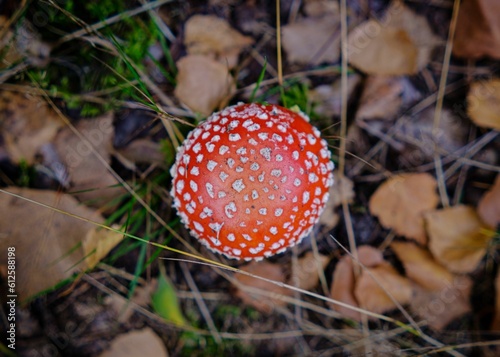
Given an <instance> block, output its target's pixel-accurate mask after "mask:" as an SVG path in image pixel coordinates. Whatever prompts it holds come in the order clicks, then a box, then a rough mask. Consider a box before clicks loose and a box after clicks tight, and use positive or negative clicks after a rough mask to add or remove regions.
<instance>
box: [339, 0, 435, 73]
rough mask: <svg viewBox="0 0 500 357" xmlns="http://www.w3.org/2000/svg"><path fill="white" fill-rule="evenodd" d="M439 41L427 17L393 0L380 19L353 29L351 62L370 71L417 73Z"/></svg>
mask: <svg viewBox="0 0 500 357" xmlns="http://www.w3.org/2000/svg"><path fill="white" fill-rule="evenodd" d="M437 42H438V40H437V37H436V36H435V35H434V34H433V32H432V30H431V28H430V26H429V23H428V22H427V20H426V19H425V17H423V16H419V15H417V14H416V13H414V12H413V11H412V10H410V9H409V8H408V7H406V6H404V5H403V4H402V3H400V2H394V3H393V5H392V6H390V7H389V8H388V9H387V12H386V14H385V16H384V18H383V19H382V20H381V21H378V20H374V19H373V20H368V21H366V22H364V23H362V24H360V25H359V26H357V27H356V28H355V29H354V30H353V31H352V32H351V33H350V35H349V37H348V51H349V62H350V63H351V64H352V65H353V66H354V67H357V68H359V69H360V70H361V71H363V72H365V73H368V74H382V75H395V76H398V75H406V74H416V73H417V72H418V71H420V70H421V69H422V68H423V67H425V66H426V65H427V63H428V62H429V60H430V55H431V52H432V49H433V47H434V46H435V45H436V44H437Z"/></svg>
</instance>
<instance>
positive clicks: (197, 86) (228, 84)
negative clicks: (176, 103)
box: [174, 55, 235, 116]
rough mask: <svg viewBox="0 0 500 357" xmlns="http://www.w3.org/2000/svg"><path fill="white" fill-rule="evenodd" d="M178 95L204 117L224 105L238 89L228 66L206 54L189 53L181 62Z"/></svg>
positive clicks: (179, 65)
mask: <svg viewBox="0 0 500 357" xmlns="http://www.w3.org/2000/svg"><path fill="white" fill-rule="evenodd" d="M177 68H178V70H179V72H178V74H177V87H175V92H174V94H175V96H176V97H177V99H179V100H180V101H181V102H183V103H184V104H186V105H187V106H188V107H189V108H190V109H191V110H193V111H195V112H199V113H201V114H203V115H204V116H208V115H210V114H211V113H212V112H213V111H214V110H215V109H216V108H217V107H220V106H224V104H225V102H227V100H228V99H229V98H230V96H231V94H232V92H233V91H234V89H235V86H234V80H233V78H232V77H231V74H230V73H229V71H228V68H227V66H226V65H224V64H222V63H219V62H217V61H215V60H213V59H210V58H208V57H206V56H200V55H189V56H186V57H183V58H181V59H180V60H179V61H178V62H177Z"/></svg>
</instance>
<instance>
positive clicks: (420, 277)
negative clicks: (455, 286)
mask: <svg viewBox="0 0 500 357" xmlns="http://www.w3.org/2000/svg"><path fill="white" fill-rule="evenodd" d="M391 248H392V250H393V251H394V252H395V253H396V255H397V256H398V258H399V260H401V262H402V263H403V266H404V268H405V272H406V276H407V277H408V278H410V279H411V280H413V281H414V282H416V283H417V284H419V285H420V286H421V287H423V288H424V289H426V290H428V291H441V290H442V289H443V288H444V287H446V286H447V285H449V284H451V283H452V282H453V278H454V275H453V274H452V273H450V272H449V271H448V270H446V269H445V268H444V267H443V266H442V265H440V264H439V263H438V262H436V261H435V260H434V258H433V257H432V255H431V253H430V252H429V251H428V250H426V249H423V248H421V247H419V246H417V245H416V244H415V243H413V242H392V243H391Z"/></svg>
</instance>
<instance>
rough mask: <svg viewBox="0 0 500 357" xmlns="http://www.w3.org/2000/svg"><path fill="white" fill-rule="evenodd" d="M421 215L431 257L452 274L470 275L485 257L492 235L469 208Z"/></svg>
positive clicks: (451, 208)
mask: <svg viewBox="0 0 500 357" xmlns="http://www.w3.org/2000/svg"><path fill="white" fill-rule="evenodd" d="M424 216H425V222H426V227H427V232H428V235H429V249H430V251H431V252H432V255H433V256H434V258H435V259H436V260H437V261H438V262H439V263H441V264H442V265H444V266H445V267H446V268H447V269H448V270H450V271H452V272H454V273H470V272H472V271H473V270H474V269H475V268H476V267H477V265H478V264H479V262H480V261H481V259H483V257H484V255H485V254H486V248H487V247H488V244H489V242H490V240H491V238H492V237H493V235H494V233H495V232H493V231H491V230H490V229H488V227H486V226H485V225H484V223H483V222H481V220H480V219H479V216H478V215H477V213H476V211H475V210H474V209H473V208H472V207H469V206H464V205H458V206H453V207H448V208H443V209H440V210H435V211H430V212H427V213H425V214H424Z"/></svg>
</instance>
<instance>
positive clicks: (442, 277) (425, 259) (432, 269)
mask: <svg viewBox="0 0 500 357" xmlns="http://www.w3.org/2000/svg"><path fill="white" fill-rule="evenodd" d="M391 248H392V250H393V251H394V252H395V253H396V255H397V256H398V258H399V260H401V262H402V263H403V266H404V268H405V272H406V276H407V277H408V278H409V279H410V280H412V281H414V282H415V283H416V284H417V286H416V287H415V295H414V297H413V298H412V301H411V304H410V307H411V309H412V311H414V312H415V313H416V314H417V315H418V316H419V317H420V318H422V319H424V320H426V321H427V323H428V324H429V326H431V327H432V328H434V329H436V330H441V329H443V328H444V327H445V326H446V325H448V324H449V323H450V322H452V321H453V320H454V319H456V318H458V317H460V316H463V315H464V314H466V313H468V312H470V311H471V306H470V302H469V299H470V292H471V287H472V280H471V279H470V278H469V277H467V276H461V275H456V274H452V273H450V272H449V271H448V270H446V269H445V268H444V267H443V266H442V265H440V264H439V263H437V262H436V261H435V260H434V258H433V257H432V255H431V254H430V252H429V251H427V250H425V249H423V248H421V247H418V246H417V245H416V244H415V243H413V242H393V243H391Z"/></svg>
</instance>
